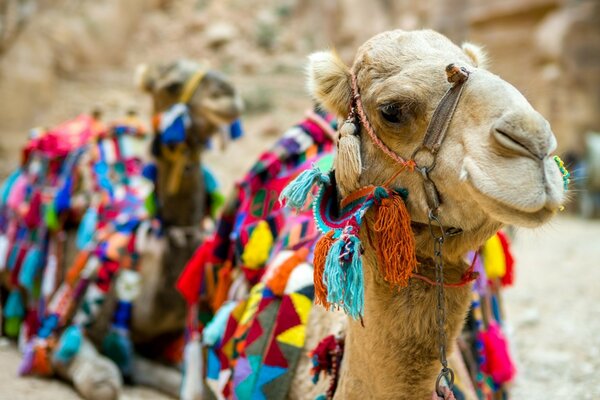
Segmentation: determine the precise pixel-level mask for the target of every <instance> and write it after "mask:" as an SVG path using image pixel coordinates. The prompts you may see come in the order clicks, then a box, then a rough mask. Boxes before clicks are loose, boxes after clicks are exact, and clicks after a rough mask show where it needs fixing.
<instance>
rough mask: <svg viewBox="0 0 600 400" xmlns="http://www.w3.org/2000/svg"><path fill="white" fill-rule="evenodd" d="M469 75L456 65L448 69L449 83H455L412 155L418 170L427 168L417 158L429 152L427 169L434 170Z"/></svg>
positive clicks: (464, 69)
mask: <svg viewBox="0 0 600 400" xmlns="http://www.w3.org/2000/svg"><path fill="white" fill-rule="evenodd" d="M469 74H470V73H469V71H468V70H467V69H466V68H464V67H457V66H456V65H454V64H450V65H448V66H447V67H446V75H447V78H448V82H450V83H453V85H452V86H451V87H450V88H449V89H448V90H447V91H446V93H445V94H444V96H443V97H442V99H441V100H440V102H439V103H438V105H437V107H436V108H435V111H434V112H433V115H432V116H431V119H430V120H429V125H428V126H427V130H426V131H425V136H424V137H423V143H422V144H421V146H419V147H417V148H416V149H415V151H414V152H413V154H412V157H411V159H412V160H413V161H415V163H416V166H417V168H424V167H425V166H423V165H420V164H419V163H417V162H416V160H415V158H416V156H417V155H418V154H419V153H421V152H423V151H427V152H429V153H430V154H431V156H432V159H431V161H430V164H429V166H427V167H425V168H426V169H427V170H428V171H431V170H432V169H433V167H434V165H435V157H436V156H437V152H438V151H439V149H440V147H441V146H442V142H443V141H444V138H445V137H446V132H447V131H448V126H450V121H452V117H453V115H454V111H456V107H457V105H458V101H459V100H460V96H461V94H462V91H463V87H464V83H465V82H466V81H467V79H469Z"/></svg>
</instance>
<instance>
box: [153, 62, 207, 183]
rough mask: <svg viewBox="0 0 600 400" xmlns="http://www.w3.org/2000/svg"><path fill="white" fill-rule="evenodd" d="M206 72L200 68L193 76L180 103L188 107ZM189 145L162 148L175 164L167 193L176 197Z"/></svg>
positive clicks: (165, 156)
mask: <svg viewBox="0 0 600 400" xmlns="http://www.w3.org/2000/svg"><path fill="white" fill-rule="evenodd" d="M206 72H207V71H206V70H205V69H203V68H200V69H199V70H197V71H196V72H194V74H192V76H191V77H190V78H189V79H188V80H187V81H186V82H185V85H184V86H183V90H182V91H181V95H180V96H179V101H178V103H180V104H184V105H186V106H187V105H188V104H189V102H190V100H191V99H192V96H193V95H194V93H196V90H198V87H199V86H200V83H202V80H203V79H204V77H205V76H206ZM187 147H188V146H187V145H186V143H185V140H184V141H183V142H181V143H177V144H175V146H174V147H173V148H170V147H169V146H167V145H162V146H161V154H162V155H163V157H164V158H165V159H166V160H168V161H169V162H171V163H172V164H173V167H172V168H171V171H170V174H169V179H168V184H167V193H168V194H170V195H174V194H176V193H178V192H179V188H180V186H181V176H182V175H183V170H184V169H185V164H186V156H185V152H186V150H187Z"/></svg>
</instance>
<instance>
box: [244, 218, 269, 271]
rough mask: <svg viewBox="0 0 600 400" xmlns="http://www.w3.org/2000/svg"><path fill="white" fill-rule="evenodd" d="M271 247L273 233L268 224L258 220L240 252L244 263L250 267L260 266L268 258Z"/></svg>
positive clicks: (257, 267) (256, 267)
mask: <svg viewBox="0 0 600 400" xmlns="http://www.w3.org/2000/svg"><path fill="white" fill-rule="evenodd" d="M271 247H273V234H272V233H271V229H270V228H269V224H267V223H266V222H265V221H260V222H259V223H258V224H257V225H256V227H255V228H254V230H253V231H252V234H251V235H250V239H248V243H246V247H245V248H244V252H243V253H242V261H243V262H244V265H245V266H246V267H248V268H250V269H259V268H261V267H262V266H263V265H265V263H266V262H267V260H268V259H269V255H270V254H271Z"/></svg>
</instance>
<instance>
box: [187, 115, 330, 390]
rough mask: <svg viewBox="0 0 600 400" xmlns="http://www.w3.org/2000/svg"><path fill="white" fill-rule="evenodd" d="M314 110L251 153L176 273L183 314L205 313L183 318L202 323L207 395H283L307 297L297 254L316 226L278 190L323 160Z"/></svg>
mask: <svg viewBox="0 0 600 400" xmlns="http://www.w3.org/2000/svg"><path fill="white" fill-rule="evenodd" d="M318 118H319V121H317V122H315V120H314V119H311V118H308V119H307V120H305V121H303V122H302V123H300V124H299V125H297V126H295V127H293V128H291V129H290V130H288V131H287V132H286V133H285V134H284V135H283V137H282V138H281V139H280V140H279V141H278V142H277V143H276V144H275V146H274V147H273V148H272V149H271V150H270V151H267V152H265V153H263V154H262V155H261V156H260V157H259V160H258V161H257V162H256V163H255V164H254V166H253V167H252V168H251V170H250V171H249V172H248V174H246V176H244V177H243V178H242V179H241V180H240V181H239V182H238V183H237V184H236V192H235V195H234V197H233V198H231V199H230V200H229V202H228V203H227V205H226V209H225V212H224V213H223V215H222V217H221V219H220V221H219V223H218V228H217V232H216V234H215V235H214V236H213V237H212V238H209V239H208V240H207V241H206V242H205V243H204V245H202V246H201V247H200V248H199V249H198V250H197V252H196V255H195V256H194V257H193V259H192V260H191V261H190V262H189V263H188V265H187V267H186V270H185V271H184V273H183V274H182V276H181V278H180V280H179V282H178V288H179V290H180V291H181V293H182V294H183V295H184V296H185V297H186V299H187V300H188V302H189V304H190V312H191V313H196V312H197V311H196V310H198V309H200V310H202V309H203V308H204V309H205V310H207V311H212V312H213V313H215V316H214V318H213V319H212V320H211V321H210V322H209V323H208V325H207V326H206V327H205V328H204V326H203V324H202V323H200V324H198V320H199V319H200V318H201V317H199V316H197V315H191V316H190V321H191V325H190V327H189V330H190V332H197V331H202V330H203V329H204V338H203V339H204V344H205V346H206V348H207V360H206V382H207V386H208V387H209V388H210V393H209V394H208V395H207V394H206V393H205V396H208V398H215V399H221V398H235V399H284V398H286V396H287V392H288V390H289V386H290V383H291V379H292V377H293V373H294V370H295V367H296V365H297V363H298V360H299V359H300V357H301V355H302V349H303V346H304V342H305V332H306V323H307V321H308V316H309V314H310V310H311V307H312V303H313V298H314V288H313V283H312V274H313V271H312V267H311V266H310V264H308V263H307V262H310V261H311V260H310V259H307V258H309V257H310V256H308V254H310V253H312V252H311V251H310V250H311V249H312V247H313V246H314V243H315V242H316V240H317V238H318V232H317V229H316V226H315V224H314V220H313V218H312V215H311V213H309V212H306V213H300V214H293V213H291V212H290V211H289V210H288V209H285V208H283V207H282V205H281V204H280V203H279V201H278V199H279V195H280V193H281V191H282V190H283V188H284V187H285V186H286V185H287V184H288V183H289V182H290V181H291V180H292V179H293V178H295V177H296V176H297V175H298V174H299V173H300V172H302V171H303V170H305V169H307V168H310V167H311V165H313V164H317V165H323V168H325V169H329V167H330V166H331V163H332V152H333V142H332V140H331V137H330V136H329V135H328V134H327V132H326V131H325V130H324V129H323V128H322V125H320V124H319V122H321V123H325V124H329V125H330V126H331V127H335V120H334V119H333V118H332V117H331V116H328V115H324V114H321V115H320V116H319V117H318ZM244 287H251V290H250V291H249V294H247V293H246V292H245V291H244V289H243V288H244ZM225 321H226V322H225ZM189 336H190V337H193V334H190V335H189ZM190 343H192V342H191V341H190Z"/></svg>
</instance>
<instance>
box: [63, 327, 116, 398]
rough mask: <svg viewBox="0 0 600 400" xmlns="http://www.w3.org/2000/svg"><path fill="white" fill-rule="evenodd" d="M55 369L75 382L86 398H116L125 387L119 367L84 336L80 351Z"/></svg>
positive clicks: (80, 392) (74, 384) (76, 387)
mask: <svg viewBox="0 0 600 400" xmlns="http://www.w3.org/2000/svg"><path fill="white" fill-rule="evenodd" d="M55 369H56V371H57V372H58V374H59V375H60V376H61V377H62V378H64V379H66V380H68V381H70V382H73V386H74V387H75V389H76V390H77V391H78V392H79V394H80V395H81V396H82V397H83V398H84V399H86V400H116V399H118V398H119V394H120V392H121V388H122V387H123V380H122V378H121V373H120V371H119V368H118V367H117V366H116V365H115V364H114V363H113V362H112V361H111V360H110V359H108V358H107V357H104V356H103V355H101V354H100V353H98V350H96V348H95V347H94V345H93V344H92V343H91V342H90V341H89V340H88V339H87V338H83V341H82V343H81V347H80V348H79V352H78V353H77V355H76V356H75V357H74V358H73V360H71V362H70V363H69V364H68V365H66V366H64V365H55Z"/></svg>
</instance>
